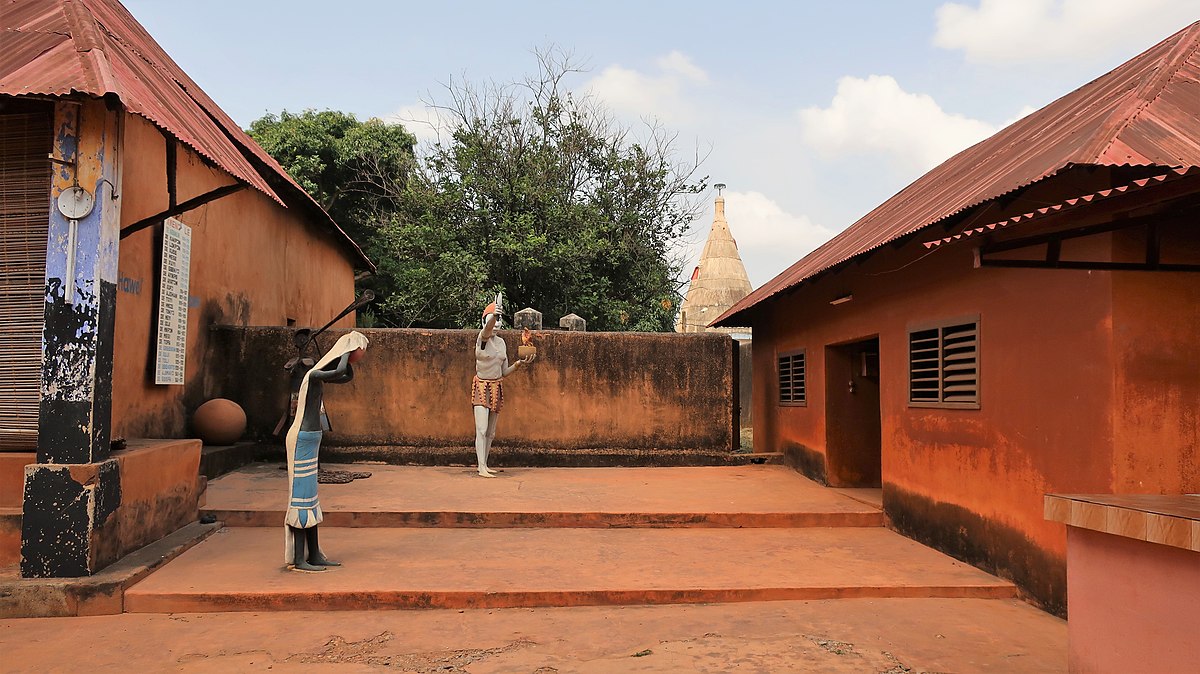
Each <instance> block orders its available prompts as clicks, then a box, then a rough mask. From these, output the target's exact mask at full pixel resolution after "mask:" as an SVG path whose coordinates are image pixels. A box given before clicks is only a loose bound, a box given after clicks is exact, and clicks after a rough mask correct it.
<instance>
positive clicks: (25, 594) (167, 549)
mask: <svg viewBox="0 0 1200 674" xmlns="http://www.w3.org/2000/svg"><path fill="white" fill-rule="evenodd" d="M219 529H220V525H217V524H207V525H206V524H198V523H191V524H188V525H186V526H184V527H182V528H180V529H178V530H177V531H174V532H172V533H170V534H168V535H166V536H164V537H163V538H161V539H159V540H157V541H155V542H153V543H151V544H150V545H147V546H146V547H144V548H142V549H140V550H137V551H135V552H133V553H132V554H130V555H126V556H125V557H123V558H121V560H119V561H118V562H116V563H115V564H112V565H110V566H108V567H106V568H104V569H102V570H101V571H100V572H99V573H96V574H95V575H92V576H84V577H81V578H21V577H20V573H19V569H18V568H16V567H10V568H6V569H0V618H29V617H61V616H88V615H107V614H113V613H121V612H122V611H123V610H124V592H125V590H126V589H127V588H129V587H130V586H131V585H133V584H134V583H136V582H138V581H139V580H141V579H143V578H145V577H146V576H147V575H149V574H150V573H151V572H153V571H154V570H155V569H157V568H158V567H160V566H162V565H163V564H166V563H167V562H169V561H171V560H172V559H174V558H175V557H177V556H178V555H180V554H181V553H183V551H184V550H187V549H188V548H190V547H192V546H193V545H195V544H197V543H199V542H200V541H202V540H204V539H205V538H206V537H208V536H210V535H212V534H213V533H214V532H216V531H218V530H219ZM2 634H4V633H3V632H0V635H2ZM0 644H4V645H5V646H7V645H8V643H7V642H6V641H4V640H3V639H0ZM0 660H2V659H0ZM2 670H3V667H2V666H0V671H2Z"/></svg>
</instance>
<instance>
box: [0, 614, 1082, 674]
mask: <svg viewBox="0 0 1200 674" xmlns="http://www.w3.org/2000/svg"><path fill="white" fill-rule="evenodd" d="M0 635H3V641H4V657H0V672H18V671H20V672H27V671H42V672H50V671H76V670H78V669H80V663H87V667H86V668H87V671H89V672H162V671H182V672H192V673H195V674H201V673H207V672H214V673H219V674H225V673H226V672H246V671H271V672H273V673H280V674H291V673H296V674H312V673H314V672H329V673H341V672H346V673H347V674H349V673H351V672H355V673H357V672H367V671H381V670H386V671H402V672H471V673H472V674H486V673H496V672H523V673H529V672H539V673H543V674H550V673H552V672H564V673H565V672H578V673H582V674H609V673H611V672H672V673H674V672H729V671H739V672H781V673H782V672H822V673H829V674H851V673H853V674H861V673H863V672H914V673H915V672H956V673H957V674H979V673H985V672H1004V673H1005V674H1055V673H1058V672H1066V671H1067V663H1066V643H1067V626H1066V622H1065V621H1062V620H1059V619H1058V618H1055V617H1053V616H1050V615H1048V614H1046V613H1043V612H1041V611H1038V610H1037V609H1035V608H1033V607H1031V606H1029V605H1027V604H1024V603H1022V602H1020V601H1016V600H982V599H840V600H828V601H811V602H807V601H805V602H801V601H784V602H764V603H747V604H721V605H683V606H632V607H631V606H626V607H576V608H549V609H502V610H468V611H458V610H432V611H385V612H370V611H349V612H339V613H337V614H328V613H317V612H297V613H286V612H272V613H258V614H255V613H207V614H194V613H193V614H174V615H169V616H168V615H158V614H125V615H119V616H104V617H97V618H66V619H63V618H56V619H30V620H0Z"/></svg>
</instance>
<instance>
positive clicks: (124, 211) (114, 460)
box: [0, 0, 371, 576]
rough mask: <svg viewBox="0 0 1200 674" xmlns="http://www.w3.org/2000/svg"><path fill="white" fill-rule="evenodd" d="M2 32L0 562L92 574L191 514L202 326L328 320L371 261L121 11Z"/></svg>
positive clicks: (55, 8) (38, 571)
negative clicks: (191, 427)
mask: <svg viewBox="0 0 1200 674" xmlns="http://www.w3.org/2000/svg"><path fill="white" fill-rule="evenodd" d="M0 31H2V32H0V35H3V38H2V39H3V49H2V50H0V51H2V54H0V224H2V227H0V263H2V264H0V376H2V377H3V379H2V381H0V566H11V565H13V564H16V563H18V561H19V562H20V564H21V571H22V573H23V575H26V576H79V575H87V574H89V573H94V572H95V571H97V570H98V569H100V568H103V567H104V566H106V565H107V564H109V563H111V562H112V561H114V560H115V559H117V558H119V557H120V556H121V555H123V554H125V553H127V552H129V551H131V550H133V549H136V548H138V547H141V546H142V545H144V544H146V543H148V542H150V541H153V540H155V539H157V538H159V537H161V536H163V535H164V534H166V533H169V532H170V531H173V530H174V529H176V528H178V527H179V526H181V525H182V524H183V523H186V522H188V521H191V520H192V519H194V518H195V515H196V508H197V505H196V499H197V494H198V488H197V474H198V471H197V464H198V461H199V452H200V443H199V441H198V440H186V439H178V438H186V437H187V435H188V434H187V428H186V425H187V419H188V414H189V412H190V411H191V410H192V409H194V407H195V406H196V405H198V404H199V403H201V402H203V401H204V400H206V399H207V398H208V397H209V396H210V393H211V391H210V388H211V387H210V384H209V382H210V381H211V379H212V377H213V376H214V371H213V370H214V369H215V368H216V367H217V364H215V363H212V362H210V361H209V360H208V358H207V354H208V349H209V344H208V342H209V332H208V328H209V326H211V325H213V324H217V323H220V324H227V325H251V324H252V325H265V326H270V325H275V326H285V325H290V324H293V323H295V324H298V325H313V324H317V325H319V324H321V323H323V322H325V321H326V320H328V318H329V317H331V316H333V315H336V314H337V313H338V310H339V309H341V308H342V307H345V306H346V305H347V303H348V302H349V301H351V300H352V299H353V293H354V274H355V270H356V269H370V268H371V263H370V262H369V261H368V260H367V259H366V258H365V257H364V256H363V254H362V252H361V251H360V250H359V249H358V247H357V246H356V245H355V244H354V243H353V242H352V241H351V240H350V239H349V238H347V236H346V235H345V234H344V233H343V232H342V231H341V230H340V229H339V228H338V226H337V225H336V224H335V223H334V222H333V221H332V220H330V218H329V216H328V215H327V214H326V213H325V212H324V211H322V209H321V208H320V207H319V206H318V205H317V204H316V203H315V202H314V201H313V200H312V199H311V198H310V197H309V196H308V195H307V194H305V192H304V191H303V190H302V189H301V188H300V187H299V186H298V185H297V184H296V183H295V182H293V181H292V180H291V179H290V178H289V177H288V176H287V174H286V173H285V172H284V171H283V169H282V168H281V167H280V166H279V165H278V164H277V163H276V162H275V161H274V160H272V159H271V158H270V157H269V156H268V155H267V154H266V153H265V152H263V151H262V150H261V149H260V148H259V147H258V146H257V145H256V144H255V143H254V142H253V141H252V140H251V139H250V138H249V137H248V136H247V135H246V134H245V133H244V132H243V131H242V129H240V128H239V127H238V125H237V124H236V123H234V121H233V120H232V119H230V118H229V116H228V115H226V114H225V113H224V112H223V111H222V110H221V109H220V107H218V106H217V104H216V103H215V102H214V101H213V100H212V99H210V98H209V97H208V96H207V95H206V94H205V93H204V91H203V90H201V89H200V87H199V86H197V85H196V83H195V82H193V81H192V80H191V79H190V78H189V77H188V76H187V74H186V73H184V72H183V71H182V70H181V69H180V68H179V66H178V65H177V64H175V62H174V61H172V60H171V58H170V57H169V56H168V55H167V54H166V53H165V52H164V51H163V50H162V48H161V47H159V45H158V44H156V43H155V41H154V40H153V39H152V38H151V37H150V35H148V34H147V33H146V31H145V30H144V29H143V28H142V27H141V26H140V25H138V23H137V22H136V21H135V20H134V19H133V17H132V16H130V14H129V13H128V12H127V11H126V10H125V9H124V8H123V7H122V6H121V5H120V3H118V2H115V1H114V0H21V1H20V2H11V1H8V0H5V1H4V2H0ZM168 292H170V293H173V295H172V296H171V297H168V298H167V299H168V300H170V301H164V297H163V295H164V294H165V293H168ZM164 312H169V313H170V317H171V318H173V322H171V321H166V320H164V318H165V317H164V315H163V313H164ZM353 320H354V319H353V316H349V317H347V318H346V319H344V321H343V322H342V323H343V325H352V324H353ZM165 382H170V383H165ZM118 437H121V438H127V439H128V446H127V448H126V449H123V450H119V451H113V449H112V440H113V439H115V438H118ZM140 438H177V439H175V440H153V441H152V440H140Z"/></svg>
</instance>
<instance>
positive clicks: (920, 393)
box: [908, 319, 979, 409]
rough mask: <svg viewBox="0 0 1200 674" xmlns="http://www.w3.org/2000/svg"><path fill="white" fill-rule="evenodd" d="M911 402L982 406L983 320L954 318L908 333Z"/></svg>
mask: <svg viewBox="0 0 1200 674" xmlns="http://www.w3.org/2000/svg"><path fill="white" fill-rule="evenodd" d="M908 354H909V360H908V382H909V383H908V386H909V388H908V390H909V396H908V400H909V403H910V404H911V405H913V406H918V407H966V408H972V409H977V408H978V407H979V321H978V319H976V320H972V321H970V322H962V321H954V322H953V323H950V324H946V325H936V326H933V327H923V328H921V329H918V330H913V331H911V332H909V333H908Z"/></svg>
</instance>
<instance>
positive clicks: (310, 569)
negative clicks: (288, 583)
mask: <svg viewBox="0 0 1200 674" xmlns="http://www.w3.org/2000/svg"><path fill="white" fill-rule="evenodd" d="M288 568H289V569H291V570H292V571H300V572H302V573H318V572H321V571H324V570H325V567H323V566H313V565H312V564H309V563H308V562H300V563H299V564H289V565H288Z"/></svg>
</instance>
